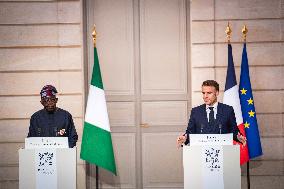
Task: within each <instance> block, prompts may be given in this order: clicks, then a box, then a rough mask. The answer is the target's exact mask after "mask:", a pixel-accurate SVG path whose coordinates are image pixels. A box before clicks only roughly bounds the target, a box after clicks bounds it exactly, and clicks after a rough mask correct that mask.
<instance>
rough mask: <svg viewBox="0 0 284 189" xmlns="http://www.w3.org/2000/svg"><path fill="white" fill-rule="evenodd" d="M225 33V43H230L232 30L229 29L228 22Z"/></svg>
mask: <svg viewBox="0 0 284 189" xmlns="http://www.w3.org/2000/svg"><path fill="white" fill-rule="evenodd" d="M225 32H226V34H227V41H228V43H230V40H231V33H232V29H231V26H230V23H229V22H228V25H227V27H226V30H225Z"/></svg>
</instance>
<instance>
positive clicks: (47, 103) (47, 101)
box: [40, 97, 58, 112]
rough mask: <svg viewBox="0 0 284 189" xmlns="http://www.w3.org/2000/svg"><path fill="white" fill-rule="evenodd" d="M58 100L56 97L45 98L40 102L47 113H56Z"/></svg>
mask: <svg viewBox="0 0 284 189" xmlns="http://www.w3.org/2000/svg"><path fill="white" fill-rule="evenodd" d="M57 100H58V99H57V98H56V97H43V98H41V101H40V102H41V104H42V105H43V107H44V109H45V110H46V111H48V112H54V111H55V110H56V103H57Z"/></svg>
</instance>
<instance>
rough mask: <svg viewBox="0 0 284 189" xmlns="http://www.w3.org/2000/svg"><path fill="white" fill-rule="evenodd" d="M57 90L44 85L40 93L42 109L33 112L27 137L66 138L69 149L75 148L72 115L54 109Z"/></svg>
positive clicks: (56, 108)
mask: <svg viewBox="0 0 284 189" xmlns="http://www.w3.org/2000/svg"><path fill="white" fill-rule="evenodd" d="M56 93H57V90H56V88H55V87H54V86H52V85H46V86H44V87H43V88H42V90H41V91H40V95H41V101H40V102H41V104H42V105H43V107H44V108H43V109H41V110H39V111H37V112H35V113H34V114H33V115H32V117H31V119H30V127H29V133H28V137H68V143H69V147H70V148H73V147H74V146H76V142H77V140H78V135H77V132H76V129H75V126H74V123H73V119H72V115H71V114H70V113H69V112H67V111H65V110H63V109H61V108H58V107H56V103H57V101H58V98H56Z"/></svg>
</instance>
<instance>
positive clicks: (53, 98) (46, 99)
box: [41, 97, 57, 103]
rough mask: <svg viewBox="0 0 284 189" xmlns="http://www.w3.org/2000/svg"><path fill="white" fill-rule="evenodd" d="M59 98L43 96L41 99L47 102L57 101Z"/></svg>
mask: <svg viewBox="0 0 284 189" xmlns="http://www.w3.org/2000/svg"><path fill="white" fill-rule="evenodd" d="M56 100H57V98H55V97H44V98H41V101H42V102H44V103H46V102H56Z"/></svg>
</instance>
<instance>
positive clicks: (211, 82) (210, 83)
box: [202, 80, 219, 91]
mask: <svg viewBox="0 0 284 189" xmlns="http://www.w3.org/2000/svg"><path fill="white" fill-rule="evenodd" d="M203 86H211V87H215V89H216V90H217V91H219V83H217V81H215V80H206V81H203V83H202V87H203Z"/></svg>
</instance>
